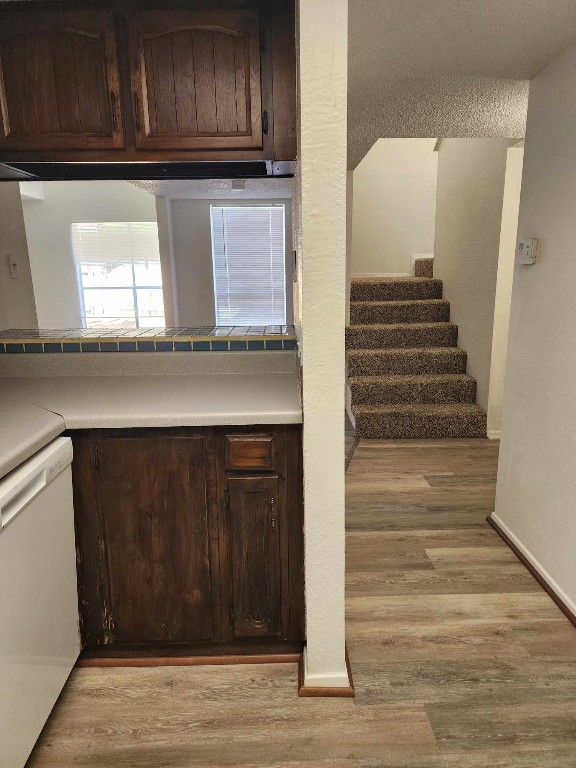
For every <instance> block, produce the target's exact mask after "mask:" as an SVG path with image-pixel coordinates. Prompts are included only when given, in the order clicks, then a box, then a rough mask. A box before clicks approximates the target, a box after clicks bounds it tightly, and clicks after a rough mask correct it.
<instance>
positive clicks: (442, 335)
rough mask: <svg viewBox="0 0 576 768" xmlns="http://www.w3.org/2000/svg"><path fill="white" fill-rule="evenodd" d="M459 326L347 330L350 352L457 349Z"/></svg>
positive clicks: (376, 326) (367, 326)
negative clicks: (415, 348) (433, 348)
mask: <svg viewBox="0 0 576 768" xmlns="http://www.w3.org/2000/svg"><path fill="white" fill-rule="evenodd" d="M457 339H458V326H456V325H453V324H452V323H373V324H365V325H351V326H349V327H348V328H347V329H346V348H347V349H382V348H398V347H410V348H412V347H454V346H456V342H457Z"/></svg>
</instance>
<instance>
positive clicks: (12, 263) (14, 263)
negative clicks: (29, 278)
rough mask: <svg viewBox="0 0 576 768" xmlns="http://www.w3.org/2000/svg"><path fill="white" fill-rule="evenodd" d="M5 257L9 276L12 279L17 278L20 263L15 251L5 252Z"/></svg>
mask: <svg viewBox="0 0 576 768" xmlns="http://www.w3.org/2000/svg"><path fill="white" fill-rule="evenodd" d="M6 258H7V260H8V269H9V270H10V277H11V278H12V280H17V279H18V278H19V277H20V264H19V262H18V257H17V256H16V254H15V253H7V254H6Z"/></svg>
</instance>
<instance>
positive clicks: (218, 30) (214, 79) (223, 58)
mask: <svg viewBox="0 0 576 768" xmlns="http://www.w3.org/2000/svg"><path fill="white" fill-rule="evenodd" d="M128 28H129V34H130V68H131V77H132V89H133V93H132V97H133V109H134V123H135V133H136V146H137V147H138V148H141V149H207V150H210V149H220V150H226V149H258V148H260V147H261V146H262V95H261V84H260V25H259V17H258V12H257V11H254V10H214V11H143V12H140V13H133V14H130V15H129V18H128Z"/></svg>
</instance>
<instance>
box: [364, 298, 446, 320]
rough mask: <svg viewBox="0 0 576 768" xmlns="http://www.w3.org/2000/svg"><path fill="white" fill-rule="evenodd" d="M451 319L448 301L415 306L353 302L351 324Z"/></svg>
mask: <svg viewBox="0 0 576 768" xmlns="http://www.w3.org/2000/svg"><path fill="white" fill-rule="evenodd" d="M449 320H450V305H449V304H448V302H447V301H446V302H442V303H441V304H438V303H435V304H432V303H431V304H423V305H421V306H416V307H415V306H414V305H410V304H400V305H399V306H397V307H394V306H384V307H383V306H380V305H378V304H375V305H374V306H370V305H369V304H368V305H367V304H356V305H354V304H351V306H350V324H351V325H369V324H370V323H446V322H448V321H449Z"/></svg>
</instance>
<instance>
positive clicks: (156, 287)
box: [70, 221, 166, 329]
mask: <svg viewBox="0 0 576 768" xmlns="http://www.w3.org/2000/svg"><path fill="white" fill-rule="evenodd" d="M99 224H154V225H155V226H156V233H157V232H158V222H155V221H149V222H148V221H147V222H140V221H138V222H133V221H114V222H107V221H89V222H84V221H82V222H72V223H71V225H70V227H71V239H72V243H71V244H72V256H73V258H74V262H75V264H76V269H77V275H78V284H79V288H80V306H81V320H82V323H83V326H82V327H83V328H88V327H90V326H89V325H88V321H89V320H94V321H103V323H105V321H107V320H109V321H111V322H112V321H114V320H116V321H117V320H123V321H126V322H130V323H134V327H135V329H140V328H149V327H166V310H164V313H163V314H162V315H156V316H154V319H156V318H160V317H161V318H163V319H164V323H163V325H162V326H150V325H149V324H144V323H143V322H142V321H144V320H146V318H140V316H139V304H138V291H141V290H159V291H160V292H161V294H162V303H164V286H163V284H162V282H160V284H159V285H156V284H153V285H137V283H136V270H135V264H136V263H141V262H142V263H145V262H146V261H152V260H151V259H148V260H145V259H136V260H134V259H133V258H130V259H126V260H125V261H118V266H120V265H122V264H124V265H127V264H129V265H130V273H131V275H132V283H131V285H90V286H85V285H84V280H83V279H82V265H83V264H103V265H108V264H110V262H106V261H105V260H102V261H98V260H96V259H94V260H86V261H82V260H81V259H79V258H77V254H76V252H75V249H74V234H75V231H76V230H75V229H74V228H75V227H78V226H82V225H93V226H98V225H99ZM154 261H156V260H154ZM158 261H159V263H161V261H160V260H158ZM87 291H107V292H111V291H131V292H132V306H133V309H134V317H126V318H123V317H121V316H113V317H94V318H88V317H87V315H86V292H87ZM101 327H104V325H102V326H101Z"/></svg>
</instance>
